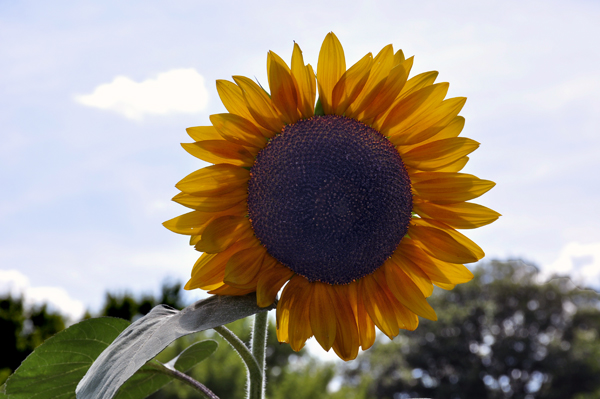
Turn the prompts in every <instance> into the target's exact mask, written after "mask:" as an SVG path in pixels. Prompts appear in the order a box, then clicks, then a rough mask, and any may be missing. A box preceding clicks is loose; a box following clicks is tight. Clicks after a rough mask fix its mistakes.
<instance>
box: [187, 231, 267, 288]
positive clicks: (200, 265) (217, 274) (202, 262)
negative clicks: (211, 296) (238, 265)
mask: <svg viewBox="0 0 600 399" xmlns="http://www.w3.org/2000/svg"><path fill="white" fill-rule="evenodd" d="M257 245H260V242H259V241H258V240H257V239H256V238H254V237H250V238H246V239H243V240H240V241H238V242H236V243H235V244H233V245H232V246H230V247H229V248H227V249H226V250H225V251H223V252H219V253H217V254H207V253H204V254H203V255H202V256H201V257H200V259H198V262H196V264H195V265H194V268H193V269H192V278H191V279H190V280H189V281H188V283H187V285H186V289H194V288H201V289H215V288H218V286H220V285H222V284H223V278H224V277H225V266H226V265H227V262H228V261H229V259H230V258H231V257H232V256H233V255H234V254H235V253H237V252H239V251H242V250H244V249H247V248H250V247H253V246H257Z"/></svg>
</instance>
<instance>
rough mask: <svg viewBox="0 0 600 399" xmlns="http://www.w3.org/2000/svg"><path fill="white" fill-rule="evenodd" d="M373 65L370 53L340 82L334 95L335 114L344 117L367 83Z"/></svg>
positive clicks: (335, 88)
mask: <svg viewBox="0 0 600 399" xmlns="http://www.w3.org/2000/svg"><path fill="white" fill-rule="evenodd" d="M372 63H373V55H371V53H369V54H367V55H365V56H364V57H363V58H361V59H360V60H359V61H358V62H357V63H356V64H354V65H352V66H351V67H350V68H349V69H348V70H347V71H346V72H344V74H343V75H342V77H341V78H340V80H338V82H337V83H336V85H335V87H334V88H333V94H332V109H333V113H334V114H336V115H343V114H344V113H345V112H346V109H347V108H348V106H349V105H350V104H351V103H352V102H353V101H354V100H355V99H356V97H357V96H358V94H359V93H360V92H361V90H362V89H363V87H364V86H365V83H367V79H368V78H369V71H370V70H371V64H372Z"/></svg>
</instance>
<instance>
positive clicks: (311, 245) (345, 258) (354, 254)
mask: <svg viewBox="0 0 600 399" xmlns="http://www.w3.org/2000/svg"><path fill="white" fill-rule="evenodd" d="M248 211H249V215H250V220H251V223H252V227H253V229H254V232H255V234H256V236H257V237H258V238H259V240H260V241H261V243H262V244H263V245H264V246H265V247H266V249H267V251H268V252H269V254H271V255H272V256H273V257H275V258H276V259H277V260H278V261H279V262H281V263H282V264H284V265H285V266H287V267H289V268H290V269H292V270H293V271H294V272H296V273H298V274H300V275H302V276H304V277H306V278H307V279H308V280H309V281H321V282H324V283H328V284H348V283H350V282H352V281H354V280H357V279H359V278H361V277H364V276H366V275H368V274H370V273H372V272H374V271H375V270H377V268H379V267H380V266H381V265H382V264H383V263H384V262H385V260H386V259H387V258H389V257H390V256H391V255H392V254H393V253H394V251H395V250H396V248H397V246H398V244H399V243H400V240H401V239H402V237H404V235H405V234H406V232H407V229H408V223H409V221H410V219H411V211H412V195H411V190H410V180H409V177H408V173H407V172H406V169H405V167H404V165H403V163H402V160H401V158H400V155H399V154H398V151H396V149H395V148H394V146H393V145H392V144H391V143H390V142H389V141H388V140H387V139H386V138H385V137H383V136H382V135H381V134H380V133H379V132H377V131H376V130H374V129H372V128H370V127H368V126H366V125H365V124H363V123H361V122H358V121H356V120H354V119H350V118H345V117H341V116H335V115H326V116H320V117H313V118H311V119H307V120H300V121H298V122H296V123H294V124H292V125H288V126H286V127H285V128H284V129H283V131H282V133H281V134H279V135H277V136H276V137H274V138H273V139H272V140H271V142H270V143H269V144H268V145H267V146H266V147H265V148H264V149H263V150H262V151H261V152H260V153H259V154H258V156H257V158H256V162H255V164H254V166H253V167H252V169H251V178H250V180H249V182H248Z"/></svg>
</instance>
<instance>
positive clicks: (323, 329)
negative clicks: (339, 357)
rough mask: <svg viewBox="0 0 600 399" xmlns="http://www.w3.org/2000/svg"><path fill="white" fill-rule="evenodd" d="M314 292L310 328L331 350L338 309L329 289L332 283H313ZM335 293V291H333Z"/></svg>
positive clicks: (311, 300) (318, 339)
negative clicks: (333, 302) (334, 304)
mask: <svg viewBox="0 0 600 399" xmlns="http://www.w3.org/2000/svg"><path fill="white" fill-rule="evenodd" d="M311 285H312V288H313V292H312V297H311V299H310V328H311V329H312V332H313V334H314V335H315V338H316V340H317V342H318V343H319V344H320V345H321V346H322V347H323V349H325V350H326V351H329V349H331V346H332V345H333V341H334V340H335V334H336V332H335V328H336V313H337V309H335V306H332V305H333V304H332V299H331V298H330V295H329V293H328V290H330V289H332V287H331V286H330V285H326V284H323V283H320V282H318V281H316V282H314V283H311ZM332 294H333V292H332Z"/></svg>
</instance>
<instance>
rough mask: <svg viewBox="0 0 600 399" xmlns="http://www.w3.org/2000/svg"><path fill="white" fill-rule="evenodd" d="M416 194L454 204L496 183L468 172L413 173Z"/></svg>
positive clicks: (439, 202)
mask: <svg viewBox="0 0 600 399" xmlns="http://www.w3.org/2000/svg"><path fill="white" fill-rule="evenodd" d="M410 178H411V182H412V187H413V191H414V194H415V195H416V196H418V197H419V198H420V199H422V200H426V201H431V202H434V203H436V204H452V203H456V202H464V201H469V200H472V199H473V198H477V197H479V196H481V195H483V194H485V193H486V192H488V191H489V190H491V189H492V187H494V186H495V185H496V183H494V182H493V181H490V180H483V179H479V178H478V177H475V176H473V175H469V174H466V173H444V172H422V173H413V174H412V175H411V176H410Z"/></svg>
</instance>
